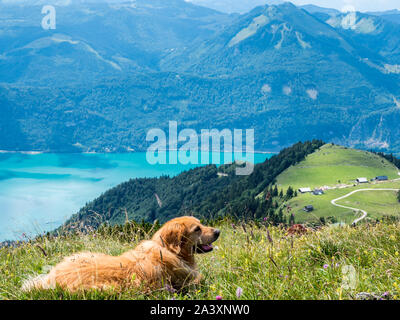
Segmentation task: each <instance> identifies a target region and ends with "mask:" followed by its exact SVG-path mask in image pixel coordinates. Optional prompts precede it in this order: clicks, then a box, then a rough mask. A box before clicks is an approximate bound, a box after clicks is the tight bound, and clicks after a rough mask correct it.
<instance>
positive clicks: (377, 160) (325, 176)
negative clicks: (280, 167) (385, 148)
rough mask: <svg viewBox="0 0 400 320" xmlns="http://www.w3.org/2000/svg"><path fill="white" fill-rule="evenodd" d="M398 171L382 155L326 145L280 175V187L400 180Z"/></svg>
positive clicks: (278, 180) (314, 186)
mask: <svg viewBox="0 0 400 320" xmlns="http://www.w3.org/2000/svg"><path fill="white" fill-rule="evenodd" d="M398 171H399V170H398V169H397V168H396V167H395V166H394V165H393V164H392V163H390V162H389V161H387V160H386V159H384V158H382V157H380V156H379V155H376V154H373V153H370V152H367V151H363V150H356V149H349V148H346V147H342V146H337V145H332V144H326V145H324V146H322V147H321V148H320V149H319V150H317V151H316V152H314V153H312V154H310V155H308V156H307V157H306V159H305V160H304V161H301V162H300V163H298V164H296V165H295V166H292V167H290V168H289V169H288V170H286V171H285V172H283V173H282V174H281V175H279V177H278V179H277V184H278V187H282V188H284V189H286V188H287V187H288V186H289V185H291V186H292V187H295V188H300V187H310V188H317V187H321V186H324V185H328V186H335V185H338V184H352V183H354V180H355V179H357V178H359V177H366V178H368V179H372V178H375V177H376V176H382V175H386V176H388V177H389V179H395V178H399V175H398Z"/></svg>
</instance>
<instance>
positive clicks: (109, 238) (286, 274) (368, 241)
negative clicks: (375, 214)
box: [0, 220, 400, 300]
mask: <svg viewBox="0 0 400 320" xmlns="http://www.w3.org/2000/svg"><path fill="white" fill-rule="evenodd" d="M218 224H219V228H220V229H221V230H222V233H221V237H220V239H219V240H218V241H217V242H216V243H215V245H216V247H215V250H214V251H213V252H211V253H209V254H204V255H199V256H198V257H197V261H198V264H199V269H200V272H201V273H202V274H203V276H204V280H203V281H202V283H201V284H200V285H198V286H196V287H190V288H187V290H186V292H185V293H173V292H170V291H168V290H167V289H163V290H158V291H154V292H151V293H148V294H144V293H143V292H140V291H136V290H128V291H124V292H112V291H105V292H104V291H103V292H100V291H91V292H85V293H82V294H76V295H71V294H69V293H68V292H64V291H62V290H51V291H44V292H38V291H37V292H32V293H23V292H21V290H20V288H21V284H22V282H23V280H24V279H26V278H27V277H29V276H32V275H36V274H39V273H45V272H47V271H48V270H49V268H50V267H51V266H52V265H54V264H56V263H57V262H59V261H60V260H61V259H62V258H63V257H64V256H66V255H69V254H71V253H74V252H79V251H81V250H90V251H97V252H103V253H107V254H111V255H118V254H120V253H122V252H124V251H126V250H129V249H131V248H133V247H134V246H135V245H136V244H137V242H138V241H140V240H141V239H142V238H143V237H145V238H148V237H150V234H149V235H143V232H142V233H138V232H136V231H130V230H131V229H130V228H129V225H126V227H125V228H118V227H113V228H111V229H109V230H108V231H107V232H105V231H104V230H103V231H102V230H98V231H95V232H91V233H89V234H75V235H68V236H65V237H59V238H42V239H37V240H33V241H31V242H29V243H26V244H22V245H20V246H18V247H16V248H1V249H0V299H155V298H157V299H171V298H175V299H211V300H213V299H215V298H216V296H217V295H220V296H222V298H223V299H237V296H236V290H237V288H238V287H240V288H242V289H243V294H242V296H241V297H240V299H356V298H357V297H358V296H357V293H360V292H369V293H375V294H379V295H382V294H384V293H386V295H385V297H387V298H390V299H399V298H400V292H399V289H398V288H399V287H398V286H399V285H400V283H399V278H400V256H399V252H400V234H399V232H398V230H399V228H400V224H399V223H393V222H382V223H379V224H376V225H375V224H374V225H373V224H370V225H368V226H367V225H360V226H357V227H355V228H350V227H348V226H344V227H324V228H322V229H320V230H318V231H313V232H310V233H309V234H307V235H305V236H301V237H300V236H296V237H293V238H292V237H289V236H287V235H286V230H284V229H282V228H279V227H268V232H269V235H270V240H269V237H268V233H267V230H266V228H265V226H263V225H261V226H259V227H257V226H255V225H254V224H252V223H251V224H247V225H246V228H242V227H241V226H238V225H232V221H229V220H225V221H223V222H219V223H218ZM348 265H351V266H353V267H354V268H355V275H356V278H355V279H356V282H355V287H354V288H352V289H345V288H343V286H342V284H343V281H344V278H343V273H342V267H344V266H348Z"/></svg>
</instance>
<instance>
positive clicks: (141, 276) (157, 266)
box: [22, 216, 220, 292]
mask: <svg viewBox="0 0 400 320" xmlns="http://www.w3.org/2000/svg"><path fill="white" fill-rule="evenodd" d="M219 234H220V231H219V230H218V229H214V228H211V227H206V226H204V225H202V224H201V223H200V221H199V220H198V219H196V218H194V217H188V216H185V217H179V218H175V219H172V220H170V221H168V222H167V223H165V224H164V225H163V227H162V228H161V229H160V230H158V231H157V232H156V233H155V234H154V236H153V238H152V239H151V240H145V241H142V242H141V243H139V245H138V246H137V247H136V248H135V249H133V250H130V251H127V252H125V253H124V254H122V255H120V256H109V255H106V254H102V253H91V252H83V253H78V254H75V255H72V256H70V257H67V258H65V259H64V260H63V261H62V262H60V263H59V264H57V265H56V266H55V267H53V268H52V269H51V270H50V273H49V274H47V275H41V276H39V277H36V278H34V279H32V280H27V281H26V282H25V283H24V285H23V287H22V289H23V290H24V291H29V290H32V289H38V290H40V289H52V288H56V287H60V288H63V289H65V290H68V291H70V292H75V291H79V290H88V289H100V290H103V289H112V288H113V289H117V290H121V289H122V290H123V289H124V288H129V287H141V286H144V287H146V288H148V289H156V288H162V287H163V286H166V285H167V284H168V285H170V286H172V287H173V288H175V289H178V290H179V289H181V288H182V287H184V286H185V285H187V284H189V283H193V282H194V283H197V282H198V281H199V280H200V275H199V273H198V271H197V267H196V262H195V258H194V254H195V253H206V252H210V251H212V250H213V247H212V245H211V244H212V243H213V242H214V241H215V240H217V239H218V237H219Z"/></svg>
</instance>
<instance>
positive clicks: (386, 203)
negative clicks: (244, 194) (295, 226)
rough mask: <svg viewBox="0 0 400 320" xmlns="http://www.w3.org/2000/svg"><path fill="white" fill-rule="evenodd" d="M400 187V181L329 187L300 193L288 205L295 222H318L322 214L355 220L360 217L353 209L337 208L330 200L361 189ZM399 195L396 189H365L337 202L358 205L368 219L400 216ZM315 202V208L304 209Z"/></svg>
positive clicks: (342, 220)
mask: <svg viewBox="0 0 400 320" xmlns="http://www.w3.org/2000/svg"><path fill="white" fill-rule="evenodd" d="M365 188H368V189H369V188H371V189H386V188H393V189H400V181H393V182H387V183H382V184H367V185H361V186H356V187H351V188H345V189H335V190H328V191H326V192H325V194H323V195H320V196H314V195H312V194H310V193H307V194H299V195H298V196H297V197H295V198H293V199H291V200H289V201H288V202H287V203H286V204H287V205H288V206H290V207H291V208H292V211H291V212H292V213H294V215H295V221H296V222H298V223H316V222H318V220H319V218H320V217H324V218H328V217H335V219H336V220H337V221H338V222H344V223H352V222H353V221H354V219H355V218H357V217H358V216H359V214H358V213H356V212H354V211H353V210H350V209H345V208H340V207H335V206H333V205H332V204H331V200H333V199H337V198H339V197H341V196H344V195H346V194H348V193H350V192H352V191H354V190H358V189H365ZM396 197H397V195H396V193H395V192H393V191H372V192H369V191H365V192H359V193H355V194H353V195H351V196H349V197H348V198H345V199H343V200H340V201H338V202H337V203H338V204H342V205H345V206H348V207H352V208H359V209H362V210H366V211H367V212H368V215H367V218H366V220H370V219H373V220H375V219H377V218H381V217H383V216H388V215H393V216H400V203H399V202H398V200H397V198H396ZM306 205H312V206H313V207H314V211H312V212H309V213H307V212H305V211H303V208H304V206H306Z"/></svg>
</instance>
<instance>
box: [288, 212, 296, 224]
mask: <svg viewBox="0 0 400 320" xmlns="http://www.w3.org/2000/svg"><path fill="white" fill-rule="evenodd" d="M294 223H295V221H294V214H293V213H292V214H291V215H290V218H289V225H291V226H292V225H294Z"/></svg>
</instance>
